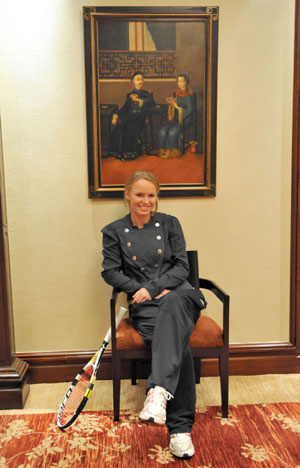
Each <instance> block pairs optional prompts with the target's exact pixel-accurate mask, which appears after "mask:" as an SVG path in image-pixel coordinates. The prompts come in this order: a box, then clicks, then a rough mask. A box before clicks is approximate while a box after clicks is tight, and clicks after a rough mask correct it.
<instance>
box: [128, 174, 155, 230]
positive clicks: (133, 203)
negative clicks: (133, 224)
mask: <svg viewBox="0 0 300 468" xmlns="http://www.w3.org/2000/svg"><path fill="white" fill-rule="evenodd" d="M125 197H126V200H128V202H129V206H130V214H131V217H132V220H133V221H134V220H139V219H143V220H146V222H147V221H149V219H150V215H151V212H152V211H153V210H154V208H155V206H156V202H157V191H156V187H155V185H154V184H153V183H152V182H150V181H149V180H146V179H139V180H137V181H136V182H134V184H133V185H132V187H131V188H130V190H127V191H126V192H125Z"/></svg>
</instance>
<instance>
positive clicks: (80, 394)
mask: <svg viewBox="0 0 300 468" xmlns="http://www.w3.org/2000/svg"><path fill="white" fill-rule="evenodd" d="M125 312H127V309H125V307H120V309H119V312H118V314H117V316H116V328H118V326H119V324H120V322H121V320H122V317H123V315H124V314H125ZM110 339H111V328H110V329H109V330H108V332H107V333H106V335H105V338H104V340H103V343H102V345H101V346H100V348H99V349H98V351H97V352H96V353H95V354H94V356H93V357H92V359H91V360H90V361H89V362H88V363H87V364H86V365H85V366H84V367H83V369H82V370H81V372H79V374H77V375H76V377H75V379H74V380H73V382H72V383H71V385H70V387H69V388H68V390H67V393H66V394H65V396H64V398H63V400H62V402H61V404H60V407H59V410H58V413H57V425H58V427H59V428H60V429H62V430H63V429H66V428H67V427H69V426H71V424H72V423H73V422H74V421H75V419H77V418H78V416H79V414H80V413H81V411H82V410H83V408H84V407H85V405H86V402H87V401H88V399H89V397H90V394H91V392H92V390H93V388H94V384H95V381H96V376H97V371H98V369H99V366H100V362H101V359H102V356H103V353H104V350H105V348H106V346H107V345H108V343H109V342H110Z"/></svg>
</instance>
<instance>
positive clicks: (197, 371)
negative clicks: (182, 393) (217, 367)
mask: <svg viewBox="0 0 300 468" xmlns="http://www.w3.org/2000/svg"><path fill="white" fill-rule="evenodd" d="M194 370H195V383H196V384H199V383H200V377H201V358H199V357H194Z"/></svg>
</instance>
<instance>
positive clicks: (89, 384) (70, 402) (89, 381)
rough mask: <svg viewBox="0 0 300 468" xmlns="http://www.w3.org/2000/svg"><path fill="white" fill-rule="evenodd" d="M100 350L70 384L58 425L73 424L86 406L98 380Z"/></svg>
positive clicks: (64, 426)
mask: <svg viewBox="0 0 300 468" xmlns="http://www.w3.org/2000/svg"><path fill="white" fill-rule="evenodd" d="M100 352H101V350H99V351H98V352H97V353H96V354H95V355H94V356H93V358H92V359H91V360H90V361H89V362H88V363H87V364H86V365H85V366H84V368H83V369H82V370H81V372H80V373H79V374H77V375H76V377H75V379H74V380H73V382H72V383H71V385H70V386H69V388H68V390H67V392H66V394H65V396H64V398H63V400H62V402H61V404H60V407H59V410H58V413H57V425H58V427H59V428H60V429H62V430H63V429H66V428H67V427H69V426H71V424H72V423H73V422H74V421H75V419H76V418H77V417H78V416H79V414H80V413H81V411H82V410H83V408H84V407H85V405H86V403H87V401H88V399H89V396H90V394H91V391H92V390H93V387H94V383H95V381H96V373H97V370H98V367H99V364H100V358H101V356H102V354H103V351H102V353H101V354H100Z"/></svg>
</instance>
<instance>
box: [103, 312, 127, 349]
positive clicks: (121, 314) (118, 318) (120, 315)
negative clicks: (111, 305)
mask: <svg viewBox="0 0 300 468" xmlns="http://www.w3.org/2000/svg"><path fill="white" fill-rule="evenodd" d="M126 312H127V309H126V307H120V308H119V311H118V313H117V316H116V329H117V328H118V326H119V325H120V322H121V320H122V318H123V316H124V315H125V313H126ZM110 339H111V328H109V330H108V332H107V333H106V335H105V338H104V341H105V342H106V343H109V342H110Z"/></svg>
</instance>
